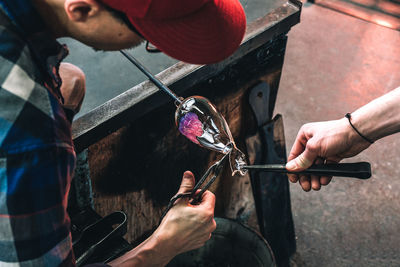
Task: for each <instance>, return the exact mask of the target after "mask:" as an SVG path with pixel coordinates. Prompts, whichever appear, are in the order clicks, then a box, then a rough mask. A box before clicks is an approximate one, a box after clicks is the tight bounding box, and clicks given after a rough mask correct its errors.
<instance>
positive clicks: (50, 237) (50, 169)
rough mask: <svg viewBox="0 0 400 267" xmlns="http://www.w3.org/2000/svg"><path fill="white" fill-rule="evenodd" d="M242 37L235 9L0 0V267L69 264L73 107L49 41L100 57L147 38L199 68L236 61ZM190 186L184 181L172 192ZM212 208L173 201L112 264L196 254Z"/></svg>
mask: <svg viewBox="0 0 400 267" xmlns="http://www.w3.org/2000/svg"><path fill="white" fill-rule="evenodd" d="M213 29H214V30H213ZM244 30H245V16H244V13H243V9H242V7H241V6H240V4H239V3H238V2H237V1H232V0H228V1H223V0H220V1H212V0H191V1H187V0H162V1H151V0H102V1H96V0H0V266H73V265H74V264H75V260H74V255H73V252H72V244H71V235H70V230H69V226H70V221H69V217H68V215H67V212H66V207H67V196H68V191H69V186H70V182H71V178H72V175H73V172H74V167H75V151H74V147H73V143H72V138H71V121H72V117H73V115H74V113H75V112H76V110H77V109H78V108H76V106H77V105H75V106H72V108H71V107H70V106H68V104H69V103H70V102H69V101H70V95H69V93H70V92H71V88H68V87H69V84H70V83H69V81H70V80H66V81H65V82H64V85H63V86H62V79H61V78H64V79H66V78H68V77H70V76H69V75H70V74H74V68H73V67H72V68H67V67H66V66H67V65H62V66H64V67H61V69H60V62H61V61H62V60H63V59H64V58H65V57H66V56H67V54H68V50H67V48H66V47H65V46H63V45H61V44H59V43H58V42H57V41H56V40H55V38H58V37H61V36H70V37H73V38H75V39H77V40H79V41H82V42H84V43H85V44H87V45H90V46H93V47H94V48H96V49H102V50H118V49H123V48H128V47H131V46H134V45H137V44H138V43H139V42H141V41H143V38H145V39H147V40H149V41H151V42H152V43H153V44H154V45H156V46H157V47H158V48H159V49H160V50H162V51H164V52H165V53H167V54H169V55H170V56H173V57H175V58H177V59H180V60H184V61H187V62H190V63H197V64H206V63H212V62H216V61H219V60H222V59H223V58H225V57H227V56H229V55H230V54H231V53H233V51H234V50H235V49H236V48H237V47H238V46H239V44H240V41H241V39H242V37H243V35H244ZM70 67H71V66H70ZM71 69H72V71H71ZM75 70H76V69H75ZM63 73H64V74H63ZM60 74H61V77H60ZM81 77H83V76H81ZM81 87H82V86H81ZM79 94H80V95H83V93H82V92H78V95H79ZM63 96H64V97H65V98H66V99H64V97H63ZM76 102H78V104H79V102H81V96H80V97H78V100H77V101H76ZM78 106H79V105H78ZM74 109H75V110H74ZM193 184H194V177H193V175H192V174H191V173H190V172H185V174H184V176H183V179H182V185H181V188H180V189H179V191H178V193H184V192H188V191H190V190H191V189H192V188H193ZM214 201H215V197H214V195H213V194H212V193H211V192H206V193H205V194H204V196H203V199H202V202H201V203H200V204H199V205H197V206H191V205H189V204H188V201H187V200H184V199H182V200H180V201H179V202H178V203H176V205H175V206H174V207H173V208H172V209H171V210H170V211H169V212H168V214H167V215H166V216H165V217H164V219H163V221H162V223H161V224H160V226H159V227H158V228H157V230H156V231H155V232H154V233H153V235H152V236H151V237H150V238H149V239H147V240H146V241H144V242H143V243H142V244H140V245H139V246H138V247H136V248H134V249H133V250H132V251H130V252H128V253H126V254H125V255H123V256H122V257H120V258H118V259H116V260H114V261H113V262H111V263H109V264H110V265H112V266H124V265H129V266H163V265H165V264H166V263H167V262H168V261H169V260H171V259H172V258H173V257H174V256H175V255H177V254H179V253H181V252H184V251H187V250H191V249H194V248H198V247H200V246H202V245H203V244H204V242H205V241H206V240H208V239H209V238H210V235H211V232H212V231H213V230H214V229H215V221H214V219H213V212H214Z"/></svg>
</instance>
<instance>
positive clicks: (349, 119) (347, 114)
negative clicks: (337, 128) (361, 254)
mask: <svg viewBox="0 0 400 267" xmlns="http://www.w3.org/2000/svg"><path fill="white" fill-rule="evenodd" d="M345 117H346V118H347V119H348V121H349V123H350V126H351V128H353V129H354V131H356V133H357V134H358V135H359V136H361V137H362V138H363V139H364V140H365V141H367V142H368V143H370V144H373V143H374V141H372V140H371V139H369V138H368V137H366V136H365V135H363V134H362V133H360V131H359V130H357V128H356V127H355V126H354V125H353V123H352V122H351V113H346V115H345Z"/></svg>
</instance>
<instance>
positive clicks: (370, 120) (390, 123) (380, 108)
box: [351, 87, 400, 141]
mask: <svg viewBox="0 0 400 267" xmlns="http://www.w3.org/2000/svg"><path fill="white" fill-rule="evenodd" d="M351 119H352V123H353V124H354V125H355V127H356V128H357V129H358V130H359V131H360V132H361V133H362V134H363V135H365V136H367V137H368V138H370V139H372V140H374V141H376V140H378V139H380V138H382V137H385V136H387V135H391V134H394V133H397V132H399V131H400V87H399V88H397V89H394V90H393V91H390V92H389V93H387V94H385V95H383V96H381V97H379V98H377V99H375V100H373V101H371V102H370V103H368V104H366V105H365V106H362V107H361V108H359V109H357V110H356V111H355V112H353V113H352V118H351Z"/></svg>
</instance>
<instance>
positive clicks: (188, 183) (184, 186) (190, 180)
mask: <svg viewBox="0 0 400 267" xmlns="http://www.w3.org/2000/svg"><path fill="white" fill-rule="evenodd" d="M194 183H195V180H194V175H193V173H192V172H190V171H185V173H184V174H183V177H182V182H181V186H180V187H179V190H178V193H177V194H184V193H189V192H191V191H192V189H193V187H194Z"/></svg>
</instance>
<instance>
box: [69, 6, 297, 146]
mask: <svg viewBox="0 0 400 267" xmlns="http://www.w3.org/2000/svg"><path fill="white" fill-rule="evenodd" d="M300 10H301V3H300V2H298V1H296V0H289V1H286V2H285V1H284V4H283V5H281V6H279V7H278V8H276V9H274V10H272V11H271V12H270V13H268V14H266V15H265V16H264V17H262V18H260V19H258V20H256V21H255V22H253V23H252V24H250V25H249V26H248V29H247V31H246V36H245V39H244V41H243V43H242V45H241V46H240V48H239V49H238V50H237V51H236V53H235V54H233V55H232V56H231V57H229V58H228V59H226V60H224V61H223V62H221V63H218V64H213V65H205V66H199V65H190V64H185V63H182V62H179V63H177V64H175V65H173V66H172V67H170V68H168V69H166V70H165V71H163V72H161V73H159V74H158V75H157V77H158V78H159V79H160V80H161V81H162V82H163V83H165V84H166V85H168V86H169V87H170V88H171V89H172V90H173V91H174V92H176V93H177V94H178V95H180V94H183V93H184V92H185V91H186V90H187V89H189V88H192V87H193V86H196V85H197V84H199V83H201V82H202V81H205V80H207V79H210V78H211V77H213V76H215V75H216V74H218V73H220V72H222V71H223V70H224V69H225V68H227V67H228V66H229V65H231V64H233V63H234V62H236V61H238V60H240V59H241V58H242V57H244V56H246V55H247V54H249V53H250V52H252V51H254V50H255V49H258V48H259V47H260V46H262V45H263V44H265V43H267V42H271V41H272V40H273V39H274V38H276V37H277V36H279V35H281V34H285V33H286V32H288V31H289V29H290V27H292V26H293V25H295V24H297V23H298V22H299V20H300ZM167 101H170V99H169V98H168V97H165V95H164V94H163V93H162V92H160V91H159V90H158V89H157V88H156V86H154V85H153V84H151V83H150V82H148V81H146V82H143V83H141V84H139V85H137V86H135V87H133V88H131V89H129V90H127V91H126V92H124V93H123V94H121V95H119V96H117V97H115V98H113V99H112V100H110V101H108V102H106V103H104V104H103V105H101V106H99V107H98V108H96V109H94V110H92V111H91V112H89V113H87V114H85V115H84V116H82V117H80V118H78V119H77V120H76V121H74V124H73V126H72V132H73V139H74V143H75V146H76V149H77V151H81V150H83V149H84V148H87V147H89V146H90V145H91V144H94V143H95V142H96V141H98V140H100V139H101V138H103V137H105V136H107V135H108V134H110V133H112V132H114V131H116V130H118V129H119V128H121V127H123V126H124V125H125V124H127V123H129V122H132V121H134V120H135V119H137V118H140V117H141V116H143V115H145V114H146V113H148V112H150V111H152V110H153V109H155V108H157V107H159V106H161V105H162V104H165V103H166V102H167Z"/></svg>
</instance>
